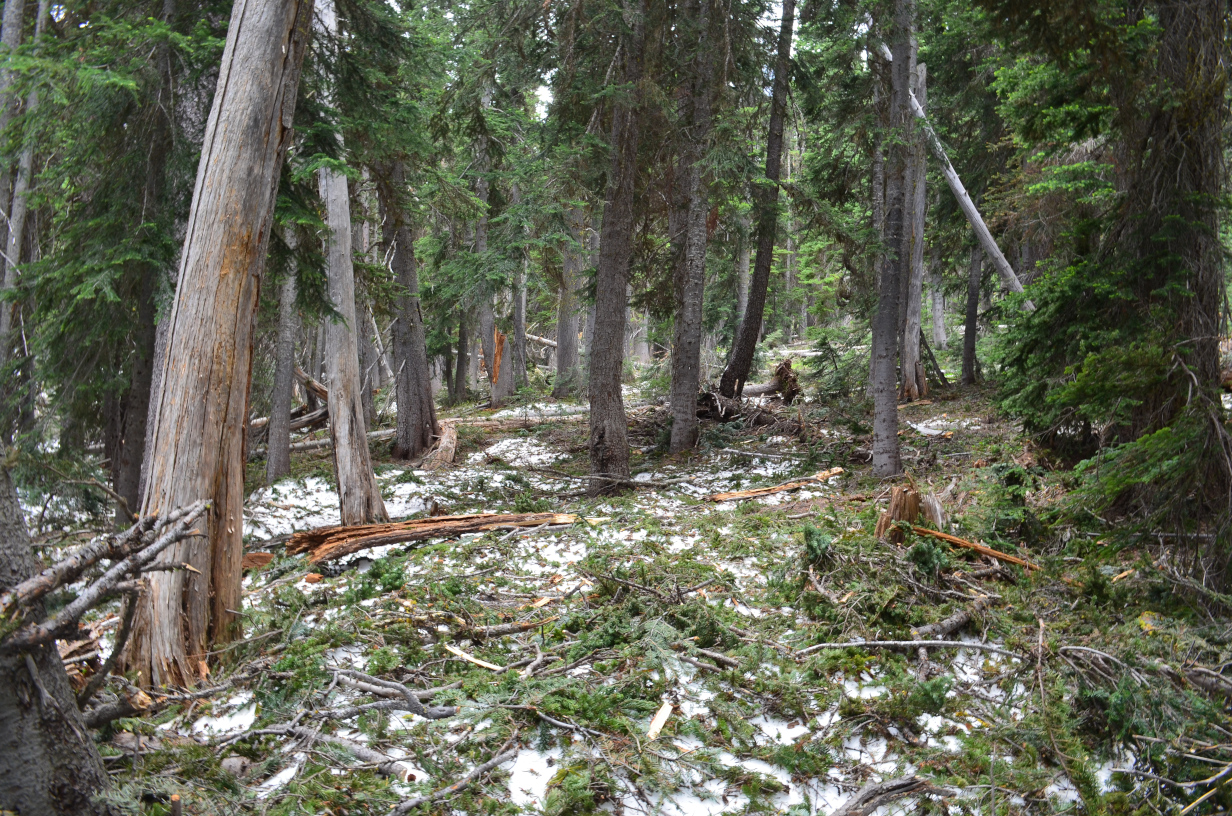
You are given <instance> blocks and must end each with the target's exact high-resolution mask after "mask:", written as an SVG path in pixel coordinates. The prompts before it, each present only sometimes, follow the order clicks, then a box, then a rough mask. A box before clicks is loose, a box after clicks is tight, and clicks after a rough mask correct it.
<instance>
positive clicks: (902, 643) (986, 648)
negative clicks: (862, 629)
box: [796, 640, 1026, 660]
mask: <svg viewBox="0 0 1232 816" xmlns="http://www.w3.org/2000/svg"><path fill="white" fill-rule="evenodd" d="M823 649H975V650H977V651H981V652H993V653H994V654H999V655H1004V656H1006V657H1011V658H1013V659H1015V660H1025V659H1026V658H1025V657H1023V656H1022V655H1020V654H1017V653H1016V652H1011V651H1009V650H1008V649H1002V648H1000V647H999V646H991V645H989V644H987V643H963V642H962V641H957V640H864V641H847V642H846V643H815V644H813V645H812V646H809V647H808V648H806V649H800V650H799V651H797V652H796V657H804V656H805V655H810V654H813V653H814V652H820V651H821V650H823Z"/></svg>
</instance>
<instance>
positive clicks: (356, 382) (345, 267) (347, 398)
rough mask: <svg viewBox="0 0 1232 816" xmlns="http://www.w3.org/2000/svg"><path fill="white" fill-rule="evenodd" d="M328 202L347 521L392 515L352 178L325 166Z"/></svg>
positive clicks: (341, 491)
mask: <svg viewBox="0 0 1232 816" xmlns="http://www.w3.org/2000/svg"><path fill="white" fill-rule="evenodd" d="M320 184H321V200H322V201H324V202H325V212H326V223H327V224H328V227H329V229H328V231H327V233H326V256H327V257H328V259H329V299H330V301H331V302H332V303H333V304H334V308H335V309H337V311H338V314H339V315H341V319H340V320H334V321H330V322H329V323H328V324H326V328H325V332H326V340H325V348H326V369H327V373H326V382H325V385H326V387H328V388H329V436H330V439H331V440H332V441H333V445H334V475H335V477H336V478H337V480H338V505H339V509H340V510H341V513H342V523H343V524H374V523H376V522H380V521H387V520H388V519H389V516H388V515H387V514H386V513H385V503H384V502H383V501H382V500H381V491H380V488H379V487H377V483H376V474H374V473H373V472H372V457H371V454H370V453H369V451H368V429H367V425H366V423H365V422H364V406H363V400H362V398H361V395H360V388H361V380H360V374H359V349H358V347H357V342H356V337H355V329H356V327H357V321H356V318H355V268H354V266H353V264H352V262H351V201H350V198H349V196H348V195H347V178H346V176H345V175H343V174H342V173H341V172H339V171H337V170H331V169H322V170H321V171H320Z"/></svg>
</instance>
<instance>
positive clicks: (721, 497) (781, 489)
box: [706, 468, 843, 502]
mask: <svg viewBox="0 0 1232 816" xmlns="http://www.w3.org/2000/svg"><path fill="white" fill-rule="evenodd" d="M842 472H843V469H842V468H830V469H829V470H823V471H821V472H820V473H818V474H816V475H814V476H810V477H808V478H807V479H798V480H796V481H794V482H784V483H783V484H779V485H774V486H772V487H756V488H753V489H752V490H736V491H734V492H731V493H715V494H713V495H711V496H707V497H706V500H707V501H712V502H725V501H740V500H742V499H756V498H758V497H760V496H770V495H773V494H775V493H785V492H787V491H788V490H796V489H798V488H801V487H810V486H812V485H816V484H825V482H826V480H827V479H829V478H830V477H831V476H838V475H839V474H840V473H842Z"/></svg>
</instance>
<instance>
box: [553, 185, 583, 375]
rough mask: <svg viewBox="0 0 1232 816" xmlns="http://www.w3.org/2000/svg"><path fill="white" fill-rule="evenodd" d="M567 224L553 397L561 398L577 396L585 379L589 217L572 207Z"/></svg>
mask: <svg viewBox="0 0 1232 816" xmlns="http://www.w3.org/2000/svg"><path fill="white" fill-rule="evenodd" d="M565 224H566V225H567V226H568V228H569V238H570V242H569V245H568V246H566V247H565V250H564V252H562V253H561V281H560V299H559V301H558V302H557V307H556V380H555V382H553V384H552V396H553V397H556V398H557V399H565V398H567V397H571V396H574V395H575V394H576V393H577V390H578V384H579V381H580V380H581V372H580V370H579V368H578V321H579V319H580V312H579V310H578V299H577V292H578V286H579V284H580V281H581V277H582V263H583V258H584V257H585V255H584V252H585V243H586V214H585V213H584V212H583V210H582V208H581V207H578V206H571V207H569V208H568V209H566V210H565Z"/></svg>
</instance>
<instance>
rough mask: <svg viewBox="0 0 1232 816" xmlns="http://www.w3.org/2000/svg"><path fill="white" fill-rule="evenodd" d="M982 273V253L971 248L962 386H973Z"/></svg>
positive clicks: (975, 248) (974, 247) (978, 247)
mask: <svg viewBox="0 0 1232 816" xmlns="http://www.w3.org/2000/svg"><path fill="white" fill-rule="evenodd" d="M983 271H984V251H983V250H982V249H981V248H980V245H979V244H976V245H975V246H973V247H971V268H970V270H969V271H968V272H967V319H966V323H965V324H964V325H963V358H962V360H963V362H962V384H963V385H975V382H976V361H975V332H976V321H977V320H978V319H979V309H980V279H981V277H982V276H983V274H982V273H983Z"/></svg>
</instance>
